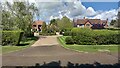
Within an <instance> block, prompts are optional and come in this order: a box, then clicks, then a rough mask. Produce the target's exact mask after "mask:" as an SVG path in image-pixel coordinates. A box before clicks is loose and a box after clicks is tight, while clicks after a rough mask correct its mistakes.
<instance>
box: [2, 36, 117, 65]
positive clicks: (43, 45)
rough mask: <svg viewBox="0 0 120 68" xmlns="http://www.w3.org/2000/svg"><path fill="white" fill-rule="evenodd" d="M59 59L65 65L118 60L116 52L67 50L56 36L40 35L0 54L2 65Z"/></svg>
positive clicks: (115, 61) (32, 63) (109, 62)
mask: <svg viewBox="0 0 120 68" xmlns="http://www.w3.org/2000/svg"><path fill="white" fill-rule="evenodd" d="M59 60H60V61H61V65H62V66H65V65H66V64H67V63H68V62H72V63H80V64H85V63H90V64H92V63H94V62H99V63H103V64H114V63H117V62H118V58H117V53H111V54H107V53H100V52H99V53H84V52H76V51H72V50H68V49H65V48H63V47H62V46H60V44H59V43H58V42H57V36H43V37H40V39H39V40H38V41H36V42H35V43H34V44H33V45H32V46H31V47H29V48H27V49H24V50H21V51H16V52H12V53H8V54H4V55H3V56H2V64H3V66H32V65H35V64H36V63H39V64H44V62H46V63H49V62H52V61H59Z"/></svg>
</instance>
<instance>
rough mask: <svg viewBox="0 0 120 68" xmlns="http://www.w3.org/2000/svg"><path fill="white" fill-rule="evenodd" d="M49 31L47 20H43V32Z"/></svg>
mask: <svg viewBox="0 0 120 68" xmlns="http://www.w3.org/2000/svg"><path fill="white" fill-rule="evenodd" d="M46 32H47V25H46V23H45V22H43V25H42V33H46Z"/></svg>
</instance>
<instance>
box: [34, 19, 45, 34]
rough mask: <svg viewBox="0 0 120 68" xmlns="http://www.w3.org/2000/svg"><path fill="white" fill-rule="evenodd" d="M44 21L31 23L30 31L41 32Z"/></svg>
mask: <svg viewBox="0 0 120 68" xmlns="http://www.w3.org/2000/svg"><path fill="white" fill-rule="evenodd" d="M43 23H44V21H41V20H37V21H34V22H33V23H32V29H33V30H36V31H39V32H41V31H42V24H43Z"/></svg>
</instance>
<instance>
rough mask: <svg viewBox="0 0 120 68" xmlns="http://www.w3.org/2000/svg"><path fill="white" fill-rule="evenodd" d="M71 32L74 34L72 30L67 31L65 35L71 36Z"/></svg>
mask: <svg viewBox="0 0 120 68" xmlns="http://www.w3.org/2000/svg"><path fill="white" fill-rule="evenodd" d="M71 34H72V32H71V31H65V32H64V34H63V35H64V36H71Z"/></svg>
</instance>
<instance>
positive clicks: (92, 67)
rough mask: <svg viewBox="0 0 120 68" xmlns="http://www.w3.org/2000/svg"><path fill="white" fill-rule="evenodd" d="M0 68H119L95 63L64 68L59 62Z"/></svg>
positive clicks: (67, 65) (69, 65)
mask: <svg viewBox="0 0 120 68" xmlns="http://www.w3.org/2000/svg"><path fill="white" fill-rule="evenodd" d="M2 68H120V64H119V63H116V64H101V63H99V62H95V63H93V64H79V63H72V62H69V61H68V63H67V64H66V66H61V61H57V62H56V61H52V62H50V63H46V62H44V64H42V65H41V64H39V63H36V64H35V66H3V67H2Z"/></svg>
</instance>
